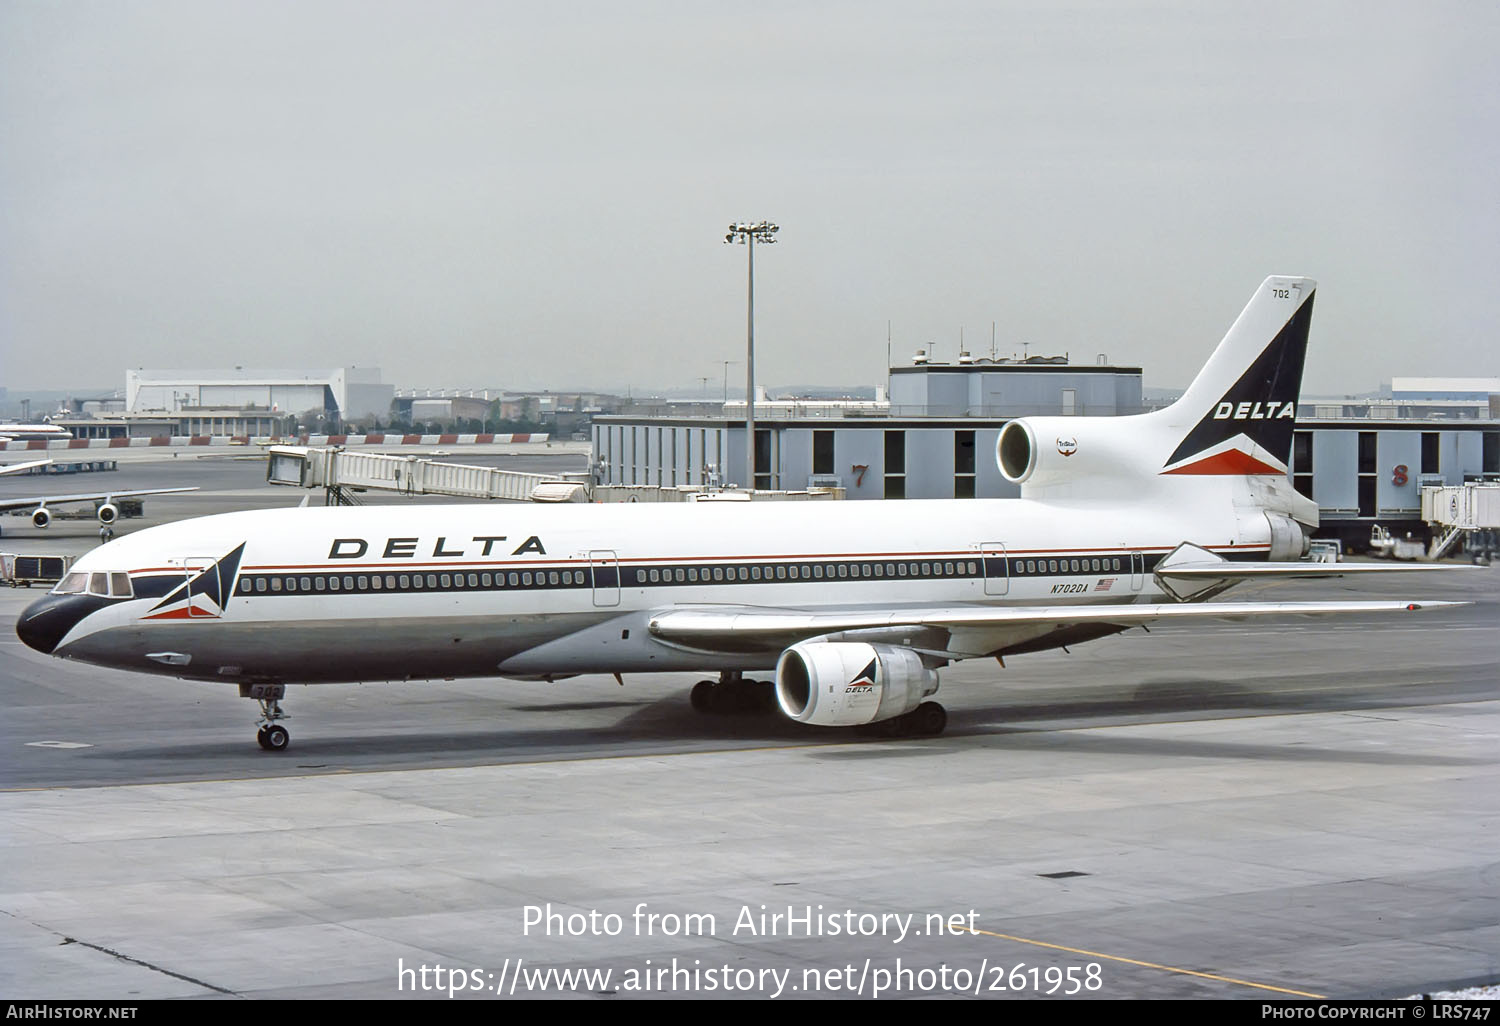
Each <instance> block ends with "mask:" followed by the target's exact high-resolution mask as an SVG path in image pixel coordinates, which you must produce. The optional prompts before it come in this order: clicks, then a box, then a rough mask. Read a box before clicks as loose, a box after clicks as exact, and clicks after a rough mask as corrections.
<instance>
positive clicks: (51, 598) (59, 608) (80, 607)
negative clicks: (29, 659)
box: [16, 595, 100, 655]
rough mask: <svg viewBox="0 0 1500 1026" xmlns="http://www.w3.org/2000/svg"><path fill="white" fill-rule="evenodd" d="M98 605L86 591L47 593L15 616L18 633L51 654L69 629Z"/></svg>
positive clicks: (28, 642)
mask: <svg viewBox="0 0 1500 1026" xmlns="http://www.w3.org/2000/svg"><path fill="white" fill-rule="evenodd" d="M99 605H100V603H99V602H98V601H97V600H94V601H90V599H89V597H88V596H86V595H46V596H44V597H42V598H39V599H37V600H36V601H35V602H33V603H32V604H31V605H29V606H27V607H26V608H25V609H24V610H23V611H22V612H21V616H20V618H19V619H17V620H16V637H18V638H20V639H21V640H22V641H24V642H25V643H26V644H27V645H28V646H29V647H31V648H34V649H36V650H37V651H38V652H44V653H46V654H47V655H51V654H52V652H53V651H54V650H55V649H56V648H57V643H58V642H60V641H62V639H63V637H64V636H65V635H66V634H67V633H68V631H70V630H72V629H73V626H74V625H75V624H77V623H78V621H79V620H82V619H83V618H84V617H85V616H87V615H88V614H89V613H91V612H93V611H94V610H95V609H98V608H99Z"/></svg>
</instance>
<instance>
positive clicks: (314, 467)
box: [266, 445, 589, 506]
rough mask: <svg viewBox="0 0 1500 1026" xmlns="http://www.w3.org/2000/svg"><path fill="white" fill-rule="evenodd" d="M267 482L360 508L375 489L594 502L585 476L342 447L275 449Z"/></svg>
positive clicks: (268, 460) (269, 455) (270, 453)
mask: <svg viewBox="0 0 1500 1026" xmlns="http://www.w3.org/2000/svg"><path fill="white" fill-rule="evenodd" d="M266 481H267V483H269V484H275V485H287V486H290V487H293V488H322V489H323V491H324V504H325V505H329V506H340V505H342V506H348V505H356V504H358V502H359V500H358V499H357V498H356V494H357V493H359V492H363V491H372V490H373V491H383V492H398V493H400V494H402V495H449V496H457V497H460V498H467V499H507V500H511V501H515V502H525V501H528V500H529V501H534V502H587V501H588V500H589V477H588V475H586V474H526V473H522V472H520V471H515V470H500V469H498V468H495V467H471V466H467V465H465V464H461V463H440V462H438V461H437V460H428V459H422V458H420V457H418V456H393V455H388V454H385V453H365V452H348V451H347V450H345V449H342V448H340V447H338V446H327V447H318V446H300V445H273V446H271V447H270V448H269V449H268V450H267V458H266Z"/></svg>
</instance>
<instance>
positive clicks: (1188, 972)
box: [967, 927, 1328, 1001]
mask: <svg viewBox="0 0 1500 1026" xmlns="http://www.w3.org/2000/svg"><path fill="white" fill-rule="evenodd" d="M967 929H968V932H970V933H977V934H982V935H984V936H986V937H997V938H999V939H1000V940H1008V941H1014V942H1016V943H1017V944H1030V945H1032V946H1034V947H1038V948H1051V949H1053V950H1054V951H1066V952H1068V953H1069V954H1071V955H1085V956H1087V957H1089V958H1103V959H1107V960H1108V961H1111V962H1123V963H1125V964H1126V965H1138V966H1142V967H1143V968H1146V969H1160V970H1162V971H1163V972H1168V973H1181V974H1182V975H1184V976H1197V977H1199V978H1201V979H1205V980H1216V981H1218V982H1220V983H1233V984H1236V985H1238V986H1241V987H1255V988H1257V989H1259V990H1271V991H1275V992H1276V993H1278V994H1291V995H1293V996H1295V997H1304V998H1314V999H1316V1000H1319V1001H1326V1000H1328V996H1327V995H1326V994H1313V993H1310V992H1309V991H1305V990H1292V989H1291V988H1289V987H1276V986H1273V985H1271V984H1269V983H1255V982H1253V981H1251V980H1240V979H1236V978H1234V977H1233V976H1219V975H1217V974H1215V973H1204V972H1199V971H1197V970H1196V969H1182V968H1180V967H1178V966H1173V965H1162V964H1161V963H1159V962H1143V961H1141V960H1140V959H1138V958H1126V957H1125V956H1123V955H1106V954H1104V953H1103V952H1100V951H1086V950H1085V949H1083V948H1070V947H1068V946H1067V945H1066V944H1052V943H1049V942H1047V941H1039V940H1032V939H1031V938H1029V937H1016V936H1014V935H1012V934H1008V933H995V932H994V931H993V930H981V929H979V928H978V927H968V928H967Z"/></svg>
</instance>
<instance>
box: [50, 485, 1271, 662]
mask: <svg viewBox="0 0 1500 1026" xmlns="http://www.w3.org/2000/svg"><path fill="white" fill-rule="evenodd" d="M1215 505H1216V506H1217V504H1215ZM1194 507H1196V508H1194ZM1247 524H1249V525H1250V526H1248V527H1247V526H1246V525H1247ZM1185 539H1186V540H1189V541H1193V542H1195V543H1197V544H1199V545H1202V546H1203V547H1205V548H1207V549H1210V550H1212V551H1214V552H1217V553H1219V554H1220V555H1223V556H1225V557H1227V558H1231V559H1234V558H1257V559H1263V558H1265V553H1266V552H1267V549H1268V542H1269V538H1268V537H1267V536H1263V535H1262V534H1261V533H1260V532H1257V531H1256V530H1255V529H1254V521H1253V520H1251V521H1246V520H1244V519H1243V518H1239V517H1236V516H1235V515H1234V512H1233V510H1232V509H1230V508H1223V509H1221V510H1220V511H1219V512H1211V511H1205V509H1204V508H1202V507H1201V506H1197V505H1196V504H1194V506H1193V507H1186V506H1185V507H1183V508H1179V509H1177V510H1175V511H1166V512H1163V511H1162V510H1160V509H1156V510H1151V509H1144V508H1140V507H1137V506H1133V505H1131V504H1129V503H1116V504H1108V503H1104V502H1070V503H1048V502H1039V501H1034V500H1026V499H1008V500H967V501H965V500H935V501H909V502H885V503H773V502H758V503H757V502H751V503H698V504H682V505H678V504H661V505H656V504H649V505H648V504H626V505H612V506H599V505H594V506H571V505H567V506H554V505H547V506H539V505H531V504H524V505H522V504H511V505H459V506H423V507H331V508H312V509H286V510H271V511H257V512H244V513H228V514H223V515H220V516H212V517H205V518H202V519H198V520H192V521H187V522H183V523H178V524H172V525H168V526H164V527H158V528H153V529H151V530H147V531H143V532H140V533H138V534H136V535H133V536H130V537H127V538H123V539H121V540H118V541H116V542H114V543H112V544H110V545H107V546H103V547H101V548H99V549H97V550H95V551H94V552H92V553H90V554H89V555H88V556H86V557H85V558H84V559H82V560H80V561H79V562H78V563H77V564H76V565H75V567H74V570H75V572H79V573H88V574H97V573H109V572H116V573H118V572H121V571H124V572H127V573H129V574H130V578H131V582H132V586H133V593H134V595H135V597H133V598H129V599H111V600H104V599H100V600H99V601H98V603H97V605H98V608H97V609H95V610H93V611H91V612H89V613H88V615H86V616H84V617H82V618H81V619H79V620H78V621H77V622H76V624H72V625H70V626H69V627H68V629H67V631H66V633H65V634H63V635H62V636H60V638H59V641H58V644H57V647H56V650H55V651H56V654H58V655H61V656H67V657H74V658H79V659H83V660H86V661H90V662H97V663H102V664H107V665H113V666H121V667H128V668H130V669H135V670H141V671H147V672H156V673H166V674H171V675H173V676H181V677H190V678H195V679H202V680H216V681H224V682H226V683H228V682H247V681H268V682H289V683H317V682H334V681H361V680H366V681H367V680H389V679H412V678H443V677H459V676H493V675H497V674H501V675H515V676H550V675H559V676H560V675H566V674H571V673H585V672H630V671H642V670H718V669H747V670H748V669H764V668H769V667H772V666H774V665H775V662H776V653H775V652H764V651H741V652H734V651H721V652H713V653H706V652H702V651H693V650H686V649H683V648H681V647H678V646H674V645H670V644H665V643H663V642H661V641H659V640H657V639H654V638H652V637H651V636H650V634H649V632H648V630H647V629H646V628H647V624H648V620H649V617H650V615H651V614H652V613H659V612H661V611H663V610H670V609H673V608H679V607H683V606H704V605H713V606H749V607H754V606H774V607H778V608H793V609H807V610H816V609H818V608H820V607H829V608H833V607H837V608H844V609H847V608H852V607H862V606H868V607H881V606H890V605H900V606H905V607H911V606H922V605H929V604H930V605H933V606H955V605H964V604H974V605H998V604H1006V605H1009V604H1028V605H1036V604H1047V605H1059V604H1065V603H1072V602H1082V603H1087V602H1112V603H1120V602H1130V601H1146V600H1154V599H1156V598H1158V597H1160V596H1161V594H1162V593H1161V591H1160V589H1159V588H1158V587H1157V585H1156V583H1155V582H1154V581H1153V579H1152V576H1151V568H1152V567H1153V566H1154V565H1155V563H1156V562H1157V561H1158V560H1159V559H1160V558H1161V557H1162V556H1163V555H1165V554H1166V553H1167V552H1168V551H1170V550H1171V549H1172V548H1174V547H1175V546H1177V545H1178V544H1179V543H1180V542H1182V541H1183V540H1185ZM241 545H243V549H242V550H241V551H239V553H238V558H237V559H233V560H230V559H229V557H230V555H231V554H232V553H234V552H235V551H236V550H238V549H239V547H240V546H241ZM190 580H191V581H196V582H197V583H196V584H190V585H189V586H188V587H184V586H183V585H184V582H188V581H190ZM174 589H175V591H176V593H177V597H176V599H175V600H172V595H173V591H174Z"/></svg>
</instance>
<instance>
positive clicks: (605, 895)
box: [0, 468, 1500, 1000]
mask: <svg viewBox="0 0 1500 1026" xmlns="http://www.w3.org/2000/svg"><path fill="white" fill-rule="evenodd" d="M200 469H201V468H200ZM218 472H219V471H216V470H208V471H206V473H207V474H208V475H209V476H208V477H206V478H200V479H201V480H217V479H214V478H213V477H212V475H213V474H215V473H218ZM119 473H122V474H123V473H124V471H123V470H122V471H120V472H119ZM260 473H261V474H262V475H263V469H261V470H260ZM233 474H234V472H231V474H230V477H229V478H226V479H224V480H222V481H217V483H216V485H215V488H214V489H212V490H214V491H219V492H223V493H237V492H241V491H249V492H255V491H256V490H257V489H256V486H255V484H254V482H253V481H248V482H246V481H242V480H238V479H235V478H234V476H233ZM90 476H92V475H90ZM187 476H189V477H191V476H192V475H191V474H189V475H187ZM29 480H30V481H33V482H34V481H35V480H38V479H29ZM78 480H79V481H80V482H81V481H82V480H83V479H78ZM49 483H52V482H49ZM9 484H10V483H9V482H7V486H9ZM91 487H92V486H89V490H91ZM261 489H262V490H267V491H271V492H274V493H275V499H274V502H275V503H278V504H279V503H287V504H290V503H288V497H290V499H291V500H292V501H295V499H297V498H299V496H297V494H296V493H295V492H293V491H292V490H289V489H265V486H261ZM67 490H70V491H71V490H85V489H84V488H75V487H74V486H73V485H72V483H71V482H70V483H69V485H68V487H67ZM206 490H208V489H206ZM197 494H200V495H201V494H202V493H197ZM170 498H173V497H170V496H169V497H163V500H161V501H160V503H159V505H158V504H157V500H150V499H148V500H147V502H148V511H149V512H151V513H152V515H153V516H161V515H164V514H163V513H158V508H160V509H162V510H163V511H165V507H166V506H167V503H166V502H165V500H166V499H170ZM244 500H248V501H247V502H246V504H251V505H253V504H255V503H256V502H257V501H258V500H257V497H256V496H254V495H252V496H239V495H229V494H224V495H220V496H219V497H218V498H217V499H213V500H212V501H211V502H208V503H207V504H208V505H212V504H213V503H215V502H216V503H218V505H219V507H220V508H224V506H225V504H226V503H230V504H233V505H238V504H239V503H241V502H242V501H244ZM265 501H267V502H271V501H272V498H271V497H270V496H267V497H266V499H265ZM17 523H18V524H20V525H22V526H25V522H24V521H17ZM76 523H77V524H78V525H80V526H81V527H82V528H83V530H84V533H82V534H79V535H77V536H76V539H75V540H76V543H77V544H78V545H80V546H86V545H87V544H88V543H89V542H90V541H91V539H92V533H93V532H92V525H91V524H90V523H89V522H88V521H78V522H76ZM58 526H62V525H61V524H58V525H54V528H53V529H52V530H49V531H48V532H32V533H33V534H35V535H37V536H40V537H41V538H43V539H46V540H47V541H48V542H49V543H50V544H51V545H52V546H53V547H54V548H55V547H56V546H57V545H58V544H59V541H60V539H59V537H58V536H57V535H53V533H52V532H53V531H55V530H56V527H58ZM130 527H131V525H130V524H127V525H126V529H130ZM25 529H26V530H27V531H30V528H29V526H26V527H25ZM14 534H15V535H20V532H19V531H18V532H15V533H14ZM49 536H51V537H49ZM22 537H24V536H22ZM16 540H17V538H15V537H14V536H13V533H12V532H11V531H10V530H7V531H6V537H5V539H4V541H3V542H0V546H3V547H4V548H5V549H6V550H7V551H14V549H13V548H12V543H13V541H16ZM25 540H26V541H27V542H28V543H33V542H34V541H35V539H32V538H29V537H27V538H25ZM33 551H45V550H44V549H34V550H33ZM35 594H36V593H35V592H31V593H28V592H26V591H24V590H21V591H14V592H11V591H0V703H3V708H4V716H3V717H0V783H3V787H4V789H3V790H0V846H3V852H4V862H3V868H0V912H3V914H0V992H3V993H5V994H6V995H7V996H8V997H17V998H43V997H54V998H89V997H94V998H115V999H126V1000H130V999H146V998H156V997H330V998H392V997H442V998H444V999H446V997H447V995H448V993H449V991H450V989H454V988H456V987H457V986H458V985H460V984H461V985H462V988H463V989H462V990H455V991H454V992H455V993H456V994H458V995H460V996H476V988H477V989H478V990H479V991H482V992H487V993H488V995H489V996H490V997H491V999H493V998H494V997H495V994H494V991H495V990H496V989H499V990H500V991H501V993H502V995H503V996H505V997H516V998H519V997H522V996H527V997H542V996H594V997H601V998H604V999H609V1000H619V999H622V998H625V997H629V996H632V995H635V994H650V995H652V996H658V995H665V996H687V997H724V996H735V997H739V996H752V997H772V996H779V997H781V998H783V999H784V998H791V997H799V998H800V997H809V996H825V997H826V996H833V997H847V996H851V995H854V994H861V995H863V996H866V997H870V996H876V995H877V990H878V992H879V993H878V996H881V997H911V996H948V997H957V996H969V997H981V998H1010V997H1034V996H1045V995H1046V993H1047V992H1048V991H1049V990H1052V991H1053V995H1052V996H1065V995H1066V994H1067V992H1068V991H1069V990H1073V991H1076V992H1077V993H1076V995H1074V996H1076V997H1108V998H1124V997H1211V998H1238V999H1251V1000H1269V999H1276V998H1281V997H1295V996H1299V995H1320V996H1334V997H1372V996H1389V995H1397V994H1409V993H1415V992H1421V991H1431V990H1435V989H1440V988H1445V987H1449V986H1453V985H1461V984H1465V983H1472V982H1478V981H1482V982H1494V980H1495V979H1496V978H1500V858H1497V856H1496V846H1495V842H1494V837H1495V829H1496V823H1497V818H1500V745H1497V740H1500V687H1497V685H1500V669H1497V664H1500V658H1497V657H1500V616H1497V612H1500V609H1497V606H1500V569H1496V570H1477V571H1472V572H1469V573H1454V574H1446V575H1420V576H1419V577H1417V578H1412V577H1404V578H1401V579H1400V580H1394V579H1386V580H1383V581H1380V582H1374V581H1368V580H1366V581H1361V582H1358V583H1357V584H1356V583H1343V582H1334V583H1329V584H1324V585H1317V586H1314V587H1305V586H1304V587H1296V586H1291V585H1288V586H1285V587H1282V588H1279V589H1277V590H1276V592H1275V594H1277V595H1278V596H1285V597H1287V598H1307V599H1313V598H1326V597H1339V596H1345V597H1348V596H1356V595H1358V596H1362V597H1376V596H1398V595H1399V596H1410V597H1423V598H1437V597H1443V598H1463V599H1467V600H1469V601H1471V602H1473V603H1474V604H1473V605H1470V606H1466V607H1462V608H1459V609H1454V610H1445V611H1436V612H1429V613H1421V614H1412V615H1409V616H1407V615H1401V616H1394V617H1392V616H1385V617H1378V618H1373V617H1372V618H1361V617H1355V618H1342V619H1335V620H1312V619H1294V620H1288V621H1286V622H1284V623H1277V624H1274V625H1270V624H1256V625H1251V624H1243V623H1242V624H1233V623H1224V624H1214V625H1206V626H1199V627H1182V626H1170V627H1162V628H1159V629H1158V628H1153V629H1152V632H1151V633H1149V634H1147V633H1145V632H1143V631H1140V630H1135V631H1130V632H1128V633H1126V634H1124V635H1121V636H1119V637H1116V638H1109V639H1104V640H1101V641H1098V642H1094V643H1091V644H1089V645H1084V646H1080V647H1079V648H1076V649H1074V650H1073V651H1072V653H1071V654H1065V653H1062V652H1056V653H1044V654H1038V655H1033V656H1025V657H1017V658H1014V659H1010V660H1007V663H1008V666H1007V667H1006V668H1004V669H1001V668H1000V667H998V666H997V665H996V664H995V663H993V662H978V661H976V662H972V663H964V664H959V665H958V666H956V667H954V668H951V669H949V670H946V671H944V673H943V687H942V691H941V692H940V695H939V697H940V698H941V699H942V700H943V702H944V704H945V705H946V706H947V707H948V710H949V714H950V722H949V729H948V732H947V733H946V734H945V735H943V736H942V737H940V738H936V739H922V740H904V741H890V740H876V739H870V738H862V737H854V736H851V735H849V734H848V733H846V732H842V731H831V730H818V729H810V728H800V727H798V726H796V725H795V724H791V723H788V722H785V721H783V720H781V719H779V718H777V717H775V716H770V715H761V716H742V717H731V716H716V717H705V716H700V715H699V714H697V713H694V712H693V711H692V710H691V708H690V707H689V705H688V702H687V689H688V687H689V686H690V685H691V683H692V681H693V678H692V677H688V676H682V675H670V674H663V675H640V676H627V677H626V678H625V687H623V688H622V687H620V686H618V685H617V684H616V683H615V682H614V681H613V680H612V679H611V678H596V677H584V678H578V679H575V680H569V681H562V682H558V683H556V684H540V683H519V682H513V681H503V680H498V679H497V680H482V681H460V682H450V683H431V684H405V685H336V686H320V687H309V688H291V689H289V691H288V698H287V702H286V705H287V708H288V710H289V711H290V712H291V713H292V719H291V720H290V721H289V727H290V729H291V731H292V737H293V740H292V746H291V748H290V750H288V751H287V752H285V753H280V754H277V755H272V754H269V753H265V752H262V751H261V750H260V749H259V748H258V747H256V745H255V742H254V738H253V734H254V720H255V713H256V707H255V705H254V703H252V702H248V701H244V700H241V699H239V698H238V697H236V693H235V691H234V689H233V688H228V687H217V686H214V685H210V684H192V683H187V682H182V681H173V680H169V679H162V678H151V677H145V676H136V675H132V674H126V673H119V672H112V671H108V670H101V669H96V668H90V667H82V666H76V665H74V664H71V663H67V662H63V661H60V660H55V659H49V658H47V657H44V656H41V655H39V654H37V653H35V652H32V651H31V650H29V649H26V648H25V647H24V646H22V645H20V643H19V642H18V641H17V640H16V639H15V636H14V621H15V617H16V615H17V613H18V612H19V610H20V608H22V607H23V606H24V604H25V603H26V601H28V600H29V599H30V598H32V597H34V596H35ZM7 639H9V640H7ZM762 906H764V907H762ZM637 910H639V912H640V915H639V916H637V914H636V913H637ZM549 911H550V913H551V914H552V917H551V918H550V919H549V918H548V912H549ZM612 916H613V917H617V918H611V917H612ZM653 916H655V918H652V917H653ZM776 916H779V918H774V917H776ZM438 966H441V967H442V970H443V972H442V973H439V972H437V969H436V967H438ZM944 967H946V969H945V968H944ZM454 970H459V971H461V972H462V975H461V976H459V975H453V974H452V971H454ZM533 970H535V971H537V972H543V973H545V972H546V971H548V970H558V971H570V972H574V971H576V972H582V971H585V970H586V971H588V972H589V973H590V974H594V975H589V976H587V977H583V976H576V977H569V978H567V979H564V978H561V977H557V976H554V977H550V978H540V977H539V978H533V977H532V976H531V973H532V972H533ZM606 970H607V971H608V972H609V974H610V975H609V977H608V978H607V979H605V978H603V977H602V976H601V975H597V974H602V973H603V972H604V971H606ZM1070 970H1071V972H1070ZM512 987H513V988H514V992H513V993H512V991H511V988H512ZM674 988H675V989H674Z"/></svg>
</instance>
